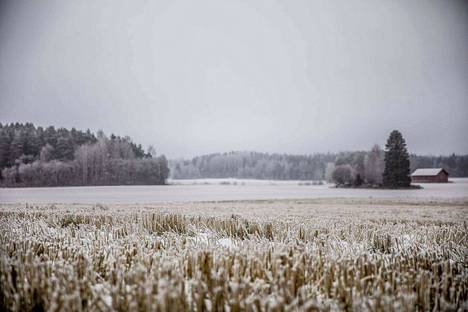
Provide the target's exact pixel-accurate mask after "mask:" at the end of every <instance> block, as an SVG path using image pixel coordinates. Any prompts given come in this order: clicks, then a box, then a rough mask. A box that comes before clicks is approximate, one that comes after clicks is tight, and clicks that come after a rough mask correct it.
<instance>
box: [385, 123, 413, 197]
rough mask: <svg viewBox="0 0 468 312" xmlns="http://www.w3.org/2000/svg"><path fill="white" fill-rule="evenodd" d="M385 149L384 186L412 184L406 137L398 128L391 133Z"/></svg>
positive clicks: (394, 186) (406, 185)
mask: <svg viewBox="0 0 468 312" xmlns="http://www.w3.org/2000/svg"><path fill="white" fill-rule="evenodd" d="M385 149H386V150H385V170H384V173H383V184H384V186H386V187H391V188H397V187H408V186H410V184H411V178H410V161H409V154H408V150H407V149H406V142H405V139H404V138H403V136H402V134H401V133H400V132H399V131H398V130H393V131H392V133H390V136H389V138H388V141H387V144H386V145H385Z"/></svg>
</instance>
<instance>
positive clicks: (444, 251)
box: [0, 184, 468, 311]
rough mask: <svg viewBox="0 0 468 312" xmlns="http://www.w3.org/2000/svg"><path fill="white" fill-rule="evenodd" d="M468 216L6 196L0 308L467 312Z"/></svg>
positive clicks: (427, 203) (397, 204) (414, 209)
mask: <svg viewBox="0 0 468 312" xmlns="http://www.w3.org/2000/svg"><path fill="white" fill-rule="evenodd" d="M454 185H456V184H454ZM452 186H453V185H452ZM172 188H174V187H172ZM170 189H171V187H170ZM207 189H211V187H207ZM467 216H468V201H464V200H454V199H435V200H422V199H379V198H373V199H360V198H352V199H350V198H348V199H336V198H335V199H333V198H319V199H300V200H292V199H285V200H260V201H258V200H257V201H224V202H191V203H186V202H179V203H175V202H173V203H153V204H34V203H28V204H18V203H16V204H15V203H13V204H2V203H0V237H1V238H2V240H1V241H2V243H1V244H0V255H1V257H0V281H1V284H2V286H3V287H0V297H2V298H3V301H1V302H0V310H1V311H32V310H37V311H60V310H63V309H65V308H64V307H67V308H68V309H67V310H70V311H137V310H139V311H414V310H418V311H467V309H468V266H467V265H466V250H468V249H467V248H468V241H467V239H466V238H467V235H468V234H467V227H466V220H467ZM57 285H59V286H57ZM2 305H3V306H2ZM252 306H254V307H256V308H255V309H253V308H252ZM415 307H417V308H415Z"/></svg>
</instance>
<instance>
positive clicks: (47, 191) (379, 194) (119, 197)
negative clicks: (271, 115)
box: [0, 178, 468, 204]
mask: <svg viewBox="0 0 468 312" xmlns="http://www.w3.org/2000/svg"><path fill="white" fill-rule="evenodd" d="M451 181H452V183H445V184H443V183H442V184H425V183H421V185H422V186H423V189H420V190H418V189H416V190H415V189H413V190H382V189H378V190H374V189H373V190H370V189H343V188H334V187H333V185H331V184H324V185H309V184H311V183H312V182H310V181H309V182H307V181H268V180H238V179H199V180H172V181H170V183H172V184H171V185H149V186H148V185H146V186H90V187H41V188H0V202H3V203H26V202H35V203H91V204H92V203H155V202H158V203H162V202H191V201H213V200H216V201H219V200H256V199H295V198H393V199H401V198H406V199H421V200H428V199H433V198H446V199H449V198H461V197H463V198H466V199H467V200H468V178H458V179H457V178H454V179H451Z"/></svg>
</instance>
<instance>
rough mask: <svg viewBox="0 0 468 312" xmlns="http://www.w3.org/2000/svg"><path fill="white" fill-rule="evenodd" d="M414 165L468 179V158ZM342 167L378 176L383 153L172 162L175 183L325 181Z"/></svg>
mask: <svg viewBox="0 0 468 312" xmlns="http://www.w3.org/2000/svg"><path fill="white" fill-rule="evenodd" d="M374 148H375V147H374ZM410 163H411V171H414V170H415V169H416V168H422V167H427V168H436V167H443V168H445V169H446V170H447V171H448V172H449V173H450V176H451V177H468V155H451V156H419V155H410ZM340 165H350V166H351V167H352V168H353V169H354V170H355V171H356V172H357V173H359V174H360V175H361V176H362V177H365V176H368V175H372V174H374V175H375V172H376V171H377V172H378V171H379V169H375V167H379V166H380V167H381V166H383V151H381V150H380V151H379V149H377V150H374V149H373V150H372V151H371V150H370V151H357V152H342V153H327V154H314V155H287V154H267V153H257V152H230V153H223V154H210V155H204V156H198V157H195V158H193V159H191V160H172V161H170V168H171V174H172V178H174V179H196V178H242V179H275V180H325V179H331V174H332V172H333V169H334V168H335V166H340ZM369 168H370V169H369ZM366 169H367V171H368V172H367V173H366ZM381 170H383V168H381V169H380V171H381Z"/></svg>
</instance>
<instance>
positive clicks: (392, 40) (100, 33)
mask: <svg viewBox="0 0 468 312" xmlns="http://www.w3.org/2000/svg"><path fill="white" fill-rule="evenodd" d="M467 38H468V10H467V6H466V4H465V3H464V2H463V1H450V2H447V1H437V0H432V1H411V2H406V1H392V2H358V3H356V2H353V3H350V2H347V1H342V2H339V3H330V2H327V1H315V2H304V1H293V2H288V3H281V2H265V1H253V2H248V3H246V2H232V3H221V2H216V1H201V2H196V3H192V2H190V1H177V2H165V1H160V2H145V1H139V2H137V3H131V4H130V3H125V2H116V3H114V4H113V5H112V6H111V5H109V4H108V3H103V2H98V3H91V4H90V3H86V4H85V3H70V2H60V1H48V2H42V3H39V2H33V1H27V2H17V1H5V2H3V3H2V4H1V5H0V43H1V44H0V122H1V123H10V122H32V123H34V124H35V125H36V126H44V127H47V126H49V125H53V126H55V127H65V128H72V127H75V128H76V129H80V130H86V129H88V128H89V129H90V130H91V131H92V132H94V133H96V132H97V131H98V130H100V129H101V130H103V131H104V132H105V133H106V135H110V134H111V133H114V134H116V135H121V136H126V135H128V136H130V137H131V138H132V139H133V141H134V142H136V143H141V144H142V145H143V146H144V147H145V148H146V147H148V146H149V145H152V146H154V147H155V149H156V151H157V153H158V154H165V155H166V156H167V157H169V158H171V159H175V158H177V159H178V158H191V157H194V156H199V155H205V154H210V153H224V152H230V151H255V152H265V153H278V154H302V155H304V154H307V155H309V154H314V153H327V152H331V153H336V152H341V151H356V150H369V149H370V148H371V147H372V145H374V144H379V145H380V146H381V147H384V146H385V143H386V140H387V138H388V135H389V133H390V132H391V131H392V130H394V129H398V130H400V131H401V132H402V133H403V136H404V138H405V139H406V142H407V145H408V150H409V152H410V153H414V154H418V155H450V154H452V153H456V154H467V153H468V140H466V133H468V123H467V122H466V119H467V117H466V116H468V88H466V86H467V85H468V59H467V55H468V39H467Z"/></svg>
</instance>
